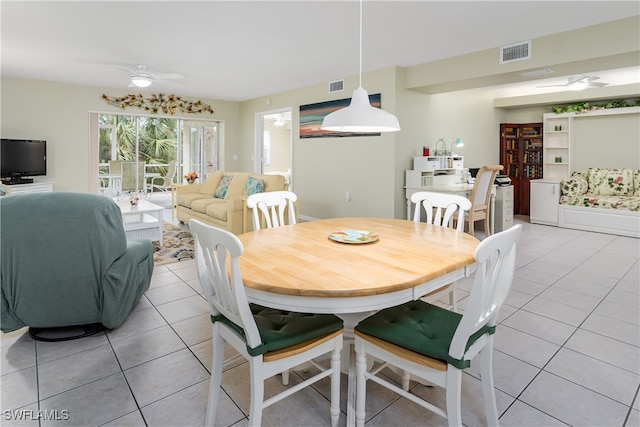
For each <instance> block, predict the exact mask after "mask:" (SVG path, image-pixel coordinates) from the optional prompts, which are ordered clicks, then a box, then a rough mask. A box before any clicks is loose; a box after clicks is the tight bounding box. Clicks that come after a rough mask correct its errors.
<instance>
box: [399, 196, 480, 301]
mask: <svg viewBox="0 0 640 427" xmlns="http://www.w3.org/2000/svg"><path fill="white" fill-rule="evenodd" d="M411 202H412V203H415V209H414V211H413V220H414V221H415V222H420V221H421V219H422V218H423V217H424V218H425V220H426V223H427V224H434V225H439V226H442V227H449V228H454V229H456V230H458V231H460V232H463V231H464V217H465V213H466V212H469V210H470V209H471V201H470V200H469V199H467V198H466V197H462V196H458V195H456V194H447V193H433V192H429V191H419V192H416V193H413V194H412V195H411ZM445 294H448V295H449V305H448V307H447V308H450V309H452V310H453V311H457V310H458V302H457V295H456V285H455V282H454V283H449V284H447V285H445V286H443V287H441V288H440V289H436V290H434V291H433V292H430V293H429V294H427V295H424V296H423V297H422V298H423V299H425V300H427V301H434V300H437V299H439V298H440V297H441V296H442V295H445Z"/></svg>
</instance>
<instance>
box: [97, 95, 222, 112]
mask: <svg viewBox="0 0 640 427" xmlns="http://www.w3.org/2000/svg"><path fill="white" fill-rule="evenodd" d="M102 99H104V100H105V101H106V102H107V104H110V105H113V106H116V107H119V108H121V109H123V110H124V109H125V108H127V107H136V108H141V109H143V110H145V111H149V112H150V113H153V114H158V113H159V112H163V113H165V114H169V115H172V116H173V114H174V113H175V112H176V111H179V112H181V113H189V114H197V113H210V114H213V113H214V111H213V109H212V108H211V106H210V105H207V104H205V103H203V102H202V101H200V100H198V101H188V100H186V99H182V98H181V97H179V96H176V95H173V94H172V95H165V94H163V93H160V94H158V95H156V94H151V96H149V97H148V98H145V97H144V96H142V94H138V95H132V94H129V95H127V96H122V97H119V98H116V97H111V96H107V95H104V94H103V95H102Z"/></svg>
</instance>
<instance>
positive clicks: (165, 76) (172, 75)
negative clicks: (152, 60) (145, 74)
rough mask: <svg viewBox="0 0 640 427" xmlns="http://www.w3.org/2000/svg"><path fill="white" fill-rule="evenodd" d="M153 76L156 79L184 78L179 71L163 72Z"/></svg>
mask: <svg viewBox="0 0 640 427" xmlns="http://www.w3.org/2000/svg"><path fill="white" fill-rule="evenodd" d="M151 75H152V76H153V78H154V79H160V80H180V79H184V76H183V75H182V74H178V73H163V74H155V73H153V74H151Z"/></svg>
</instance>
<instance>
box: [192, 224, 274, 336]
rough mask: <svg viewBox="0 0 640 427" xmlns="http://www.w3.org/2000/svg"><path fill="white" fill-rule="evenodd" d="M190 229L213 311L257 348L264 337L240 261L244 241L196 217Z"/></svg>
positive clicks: (201, 276)
mask: <svg viewBox="0 0 640 427" xmlns="http://www.w3.org/2000/svg"><path fill="white" fill-rule="evenodd" d="M189 231H190V232H191V234H192V235H193V237H194V244H195V251H196V270H197V272H198V278H199V279H200V285H201V286H202V290H203V292H204V295H205V297H206V298H207V302H208V303H209V307H210V308H211V314H212V315H213V316H220V315H222V316H224V317H225V318H226V320H228V321H230V322H232V323H234V324H235V325H237V326H239V327H240V328H242V329H243V330H244V335H245V339H246V341H247V344H248V345H249V347H250V348H255V347H256V346H258V345H260V344H261V343H262V341H261V339H260V334H259V332H258V327H257V326H256V323H255V320H254V318H253V315H252V313H251V309H250V308H249V302H248V300H247V294H246V292H245V290H244V284H243V283H242V275H241V273H240V266H239V264H238V258H239V257H240V256H241V255H242V252H243V251H244V247H243V245H242V242H241V241H240V240H239V239H238V238H237V237H236V236H235V235H234V234H232V233H230V232H228V231H226V230H223V229H221V228H217V227H212V226H210V225H207V224H204V223H203V222H201V221H198V220H197V219H191V220H189Z"/></svg>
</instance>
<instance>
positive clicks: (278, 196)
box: [247, 191, 298, 230]
mask: <svg viewBox="0 0 640 427" xmlns="http://www.w3.org/2000/svg"><path fill="white" fill-rule="evenodd" d="M297 200H298V196H297V195H296V194H295V193H293V192H291V191H267V192H264V193H256V194H252V195H250V196H249V197H247V208H248V209H252V211H253V229H254V230H260V229H261V227H262V226H261V224H262V220H264V223H265V224H266V228H271V227H279V226H282V225H286V224H295V223H296V210H295V203H296V201H297ZM285 216H286V220H285Z"/></svg>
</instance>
